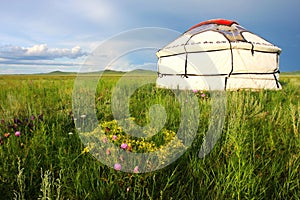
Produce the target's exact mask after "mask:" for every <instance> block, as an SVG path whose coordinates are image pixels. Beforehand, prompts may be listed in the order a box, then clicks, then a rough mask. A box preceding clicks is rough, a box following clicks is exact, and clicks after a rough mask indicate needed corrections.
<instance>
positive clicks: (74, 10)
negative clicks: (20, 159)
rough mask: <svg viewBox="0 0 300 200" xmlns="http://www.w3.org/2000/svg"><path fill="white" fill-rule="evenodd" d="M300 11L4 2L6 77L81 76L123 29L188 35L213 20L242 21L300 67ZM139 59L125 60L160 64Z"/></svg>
mask: <svg viewBox="0 0 300 200" xmlns="http://www.w3.org/2000/svg"><path fill="white" fill-rule="evenodd" d="M299 8H300V1H299V0H284V1H279V0H278V1H277V0H275V1H274V0H264V1H261V0H251V1H250V0H247V1H246V0H239V1H237V0H227V1H221V0H219V1H216V0H211V1H204V0H186V1H176V0H165V1H158V0H151V1H136V0H130V1H129V0H122V1H121V0H119V1H117V0H111V1H104V0H86V1H79V0H72V1H71V0H64V1H58V0H52V1H40V0H23V1H17V0H9V1H8V0H2V1H1V6H0V26H1V28H0V30H1V31H0V74H8V73H40V72H49V71H54V70H61V71H79V69H80V66H81V65H82V64H83V63H84V61H85V60H86V58H87V57H88V55H89V54H90V53H91V52H92V51H93V50H94V49H95V48H97V47H98V46H99V45H101V44H102V43H103V42H104V41H105V40H107V39H108V38H111V37H113V36H114V35H116V34H119V33H121V32H123V31H128V30H131V29H135V28H143V27H161V28H167V29H172V30H175V31H178V32H179V33H182V32H184V31H186V30H187V29H188V28H190V27H191V26H193V25H195V24H197V23H199V22H201V21H204V20H207V19H214V18H225V19H232V20H236V21H237V22H239V24H240V25H242V26H243V27H245V28H247V29H248V30H250V31H252V32H254V33H256V34H258V35H260V36H262V37H263V38H265V39H267V40H268V41H270V42H272V43H273V44H275V45H277V46H279V47H280V48H281V49H282V54H281V57H280V70H281V71H294V70H300V62H299V58H300V56H299V48H300V22H299V20H300V12H299V10H298V9H299ZM173 36H174V35H172V36H170V37H173ZM158 39H160V38H158ZM170 39H175V38H170ZM120 45H121V44H120ZM123 45H126V43H124V44H123ZM134 55H136V58H134ZM134 55H132V56H127V58H128V57H131V61H129V60H127V61H126V56H125V57H123V61H122V62H120V63H122V64H123V65H124V66H125V65H128V66H131V64H132V63H135V62H137V60H139V63H138V65H140V66H142V65H143V64H145V66H149V65H151V63H152V64H153V63H155V62H156V60H155V59H156V58H155V56H153V55H151V52H150V53H149V52H147V55H149V58H148V59H147V58H145V59H144V60H143V59H140V58H138V57H139V56H141V54H139V53H136V54H134ZM132 57H133V58H132ZM144 57H145V56H144ZM120 63H119V64H120ZM124 66H123V67H124ZM153 66H154V65H152V67H153Z"/></svg>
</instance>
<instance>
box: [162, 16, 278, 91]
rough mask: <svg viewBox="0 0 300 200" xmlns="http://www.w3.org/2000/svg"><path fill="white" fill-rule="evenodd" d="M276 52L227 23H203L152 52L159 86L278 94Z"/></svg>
mask: <svg viewBox="0 0 300 200" xmlns="http://www.w3.org/2000/svg"><path fill="white" fill-rule="evenodd" d="M280 52H281V49H280V48H278V47H277V46H275V45H273V44H271V43H270V42H268V41H267V40H265V39H263V38H261V37H259V36H257V35H255V34H253V33H251V32H249V31H248V30H246V29H245V28H243V27H242V26H240V25H239V24H238V23H236V22H234V21H230V20H222V19H218V20H209V21H206V22H202V23H200V24H198V25H196V26H194V27H192V28H191V29H189V30H188V31H186V32H185V33H184V34H182V35H181V36H180V37H178V38H177V39H176V40H174V41H173V42H171V43H170V44H168V45H167V46H165V47H164V48H162V49H161V50H159V51H158V52H157V57H158V79H157V85H158V86H159V87H165V88H171V89H177V88H179V89H198V90H223V89H225V90H236V89H281V85H280V84H279V82H278V79H279V64H278V62H279V54H280Z"/></svg>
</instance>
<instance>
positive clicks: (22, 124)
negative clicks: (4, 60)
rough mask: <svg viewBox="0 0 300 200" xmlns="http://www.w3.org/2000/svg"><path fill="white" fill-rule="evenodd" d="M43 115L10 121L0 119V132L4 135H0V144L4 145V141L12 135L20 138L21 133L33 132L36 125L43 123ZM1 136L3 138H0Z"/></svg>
mask: <svg viewBox="0 0 300 200" xmlns="http://www.w3.org/2000/svg"><path fill="white" fill-rule="evenodd" d="M43 118H44V117H43V114H40V115H38V116H34V115H31V116H29V117H26V118H17V117H15V118H13V119H10V120H5V119H1V122H0V130H2V131H3V132H4V133H3V135H0V144H1V145H2V144H3V143H4V139H8V138H9V137H10V136H11V135H12V134H13V135H15V136H16V137H20V136H21V132H23V133H25V132H27V131H29V132H31V131H33V129H34V127H35V126H36V124H37V123H38V122H40V121H43ZM2 136H3V137H2Z"/></svg>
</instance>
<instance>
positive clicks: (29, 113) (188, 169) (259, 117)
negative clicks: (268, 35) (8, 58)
mask: <svg viewBox="0 0 300 200" xmlns="http://www.w3.org/2000/svg"><path fill="white" fill-rule="evenodd" d="M75 78H76V77H75V76H74V75H72V74H68V75H64V74H59V75H58V74H52V75H22V76H21V75H20V76H17V75H15V76H13V75H11V76H0V87H1V93H0V120H1V122H0V136H1V139H0V143H1V146H0V163H1V164H0V199H176V200H177V199H299V197H300V167H299V166H300V136H299V127H300V125H299V121H300V104H299V95H300V76H299V75H297V74H295V75H293V74H286V75H282V76H281V83H282V86H283V89H282V90H280V91H259V92H257V91H256V92H251V91H239V92H227V94H226V95H227V106H226V107H227V110H226V120H225V124H224V127H223V132H222V136H221V138H220V139H219V140H218V142H217V144H216V146H215V147H214V149H213V150H212V151H211V153H210V154H209V155H207V156H206V157H205V158H203V159H200V158H199V157H198V152H199V148H200V146H201V144H202V138H203V134H204V133H205V132H206V131H207V129H208V125H209V115H210V97H209V94H208V93H201V92H198V93H197V94H196V95H197V97H198V101H199V108H200V111H201V112H200V117H199V128H198V135H197V137H196V139H195V140H194V142H193V143H192V145H191V147H190V148H188V149H187V151H186V153H184V154H183V155H182V156H181V157H180V158H179V159H178V160H176V161H175V162H174V163H172V164H171V165H169V166H167V167H166V168H163V169H161V170H157V171H154V172H150V173H124V172H121V171H118V170H115V169H112V168H109V167H107V166H106V165H104V164H102V163H101V162H99V161H97V159H95V158H94V157H93V156H92V155H91V154H90V153H89V149H88V148H86V147H85V146H84V145H83V144H82V142H81V140H80V138H79V136H78V133H77V131H76V127H75V125H74V120H78V119H74V113H72V91H73V84H74V80H75ZM119 78H120V76H117V75H111V74H110V75H109V74H108V75H106V76H103V77H102V79H101V81H100V82H99V84H98V87H97V92H96V96H95V102H96V108H97V117H98V119H99V125H100V126H101V127H102V128H104V129H105V128H107V130H108V131H106V132H105V134H106V136H107V139H108V140H109V141H113V142H114V143H115V144H116V145H121V144H122V143H123V142H124V141H126V142H127V143H129V142H131V143H132V144H131V145H130V147H128V148H130V149H128V148H127V150H130V151H133V152H134V151H135V152H144V151H149V152H151V151H155V150H157V149H159V148H160V147H161V146H163V145H166V144H168V143H169V142H170V141H171V140H172V139H174V137H175V136H174V134H173V133H175V132H177V131H178V126H179V122H180V106H179V105H178V101H176V98H175V97H174V94H173V93H172V92H170V91H168V90H163V89H158V88H155V87H153V86H151V85H147V86H144V87H142V88H140V89H139V90H137V91H136V92H135V93H134V95H133V96H132V97H131V99H130V111H131V116H132V117H133V118H134V119H135V121H136V123H137V124H139V125H146V124H147V123H149V118H148V114H149V113H148V109H149V107H150V106H151V105H153V104H161V105H163V106H164V107H165V110H166V113H167V115H168V117H167V120H166V124H165V126H164V129H163V131H161V132H160V133H159V134H158V135H157V136H154V137H153V138H151V139H148V140H143V143H141V141H139V140H138V139H136V138H130V137H128V136H126V134H125V133H123V132H122V131H120V130H118V127H116V126H117V125H115V124H114V122H113V119H114V117H113V116H112V112H111V99H110V98H111V93H112V90H113V88H114V85H115V84H116V82H117V81H118V79H119ZM114 136H117V137H116V138H113V137H114ZM105 153H106V154H107V155H109V154H110V153H109V152H105Z"/></svg>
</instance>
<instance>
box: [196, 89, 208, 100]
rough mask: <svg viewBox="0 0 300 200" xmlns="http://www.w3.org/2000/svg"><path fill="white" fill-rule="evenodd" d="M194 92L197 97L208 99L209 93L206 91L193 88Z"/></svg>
mask: <svg viewBox="0 0 300 200" xmlns="http://www.w3.org/2000/svg"><path fill="white" fill-rule="evenodd" d="M193 92H194V94H196V96H197V97H200V98H202V99H208V98H209V94H208V93H207V92H204V91H202V90H196V89H195V90H193Z"/></svg>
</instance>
